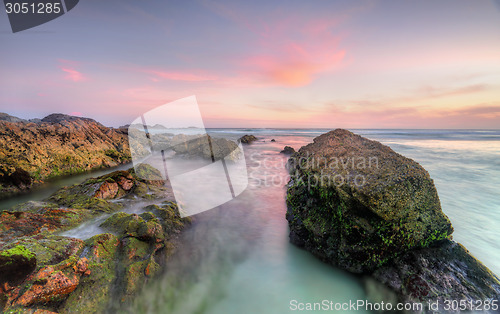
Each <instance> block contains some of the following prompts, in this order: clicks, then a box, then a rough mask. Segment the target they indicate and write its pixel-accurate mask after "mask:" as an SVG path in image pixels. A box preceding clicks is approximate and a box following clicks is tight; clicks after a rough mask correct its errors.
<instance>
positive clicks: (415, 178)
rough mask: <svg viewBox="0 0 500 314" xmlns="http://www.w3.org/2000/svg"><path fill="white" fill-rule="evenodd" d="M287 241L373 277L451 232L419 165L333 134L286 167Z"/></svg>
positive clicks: (345, 133) (362, 141) (353, 137)
mask: <svg viewBox="0 0 500 314" xmlns="http://www.w3.org/2000/svg"><path fill="white" fill-rule="evenodd" d="M289 166H290V167H289V171H290V174H291V180H290V183H289V187H288V196H287V206H288V211H287V220H288V222H289V226H290V239H291V241H292V242H293V243H295V244H297V245H299V246H303V247H305V248H306V249H307V250H309V251H311V252H313V253H314V254H316V255H318V256H319V257H320V258H321V259H323V260H325V261H328V262H330V263H332V264H334V265H337V266H339V267H341V268H344V269H346V270H349V271H352V272H357V273H359V272H365V271H371V270H374V269H375V268H377V267H379V266H381V265H383V264H384V263H385V262H386V261H388V260H389V259H391V258H394V257H396V256H397V255H398V254H400V253H403V252H405V251H408V250H411V249H415V248H421V247H427V246H429V245H431V244H432V243H434V242H436V241H440V240H443V239H446V238H447V237H449V236H450V235H451V233H452V232H453V228H452V226H451V223H450V221H449V220H448V218H447V217H446V216H445V215H444V214H443V212H442V211H441V205H440V202H439V198H438V195H437V191H436V188H435V187H434V183H433V181H432V179H431V178H430V176H429V174H428V173H427V171H426V170H425V169H424V168H423V167H422V166H420V165H419V164H418V163H417V162H415V161H413V160H411V159H409V158H406V157H404V156H402V155H400V154H397V153H396V152H394V151H393V150H392V149H391V148H389V147H387V146H384V145H382V144H380V143H378V142H376V141H371V140H368V139H366V138H363V137H361V136H359V135H355V134H353V133H351V132H349V131H346V130H342V129H337V130H335V131H331V132H329V133H326V134H323V135H321V136H319V137H317V138H315V139H314V143H312V144H309V145H307V146H304V147H302V148H301V149H300V150H299V151H298V152H297V153H296V154H295V155H294V156H293V157H292V158H291V159H290V160H289Z"/></svg>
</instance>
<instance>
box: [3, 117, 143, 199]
mask: <svg viewBox="0 0 500 314" xmlns="http://www.w3.org/2000/svg"><path fill="white" fill-rule="evenodd" d="M12 118H14V117H10V116H9V117H7V118H6V117H5V115H4V116H3V118H2V117H0V134H1V136H0V198H2V197H6V196H9V195H12V194H15V193H19V192H23V191H27V190H29V189H30V188H31V186H32V185H33V184H39V183H42V182H44V181H46V180H48V179H51V178H55V177H60V176H64V175H72V174H77V173H82V172H86V171H90V170H93V169H100V168H109V167H113V166H117V165H119V164H122V163H126V162H129V161H130V151H129V145H128V139H127V133H126V132H125V131H124V130H122V129H114V128H108V127H105V126H103V125H102V124H100V123H98V122H96V121H94V120H92V119H88V118H81V117H73V116H68V115H63V114H52V115H49V116H47V117H45V118H44V119H42V120H41V121H39V122H37V123H33V122H29V121H26V120H22V119H12ZM141 149H142V150H144V148H141V147H138V148H136V150H137V151H141Z"/></svg>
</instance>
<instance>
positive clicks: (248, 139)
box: [240, 134, 257, 144]
mask: <svg viewBox="0 0 500 314" xmlns="http://www.w3.org/2000/svg"><path fill="white" fill-rule="evenodd" d="M256 140H257V138H256V137H255V136H253V135H248V134H247V135H243V136H242V137H240V142H241V143H243V144H250V143H252V142H254V141H256Z"/></svg>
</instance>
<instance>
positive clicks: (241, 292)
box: [133, 129, 500, 313]
mask: <svg viewBox="0 0 500 314" xmlns="http://www.w3.org/2000/svg"><path fill="white" fill-rule="evenodd" d="M326 131H328V130H282V129H279V130H274V129H241V130H228V129H212V130H210V133H212V134H213V135H215V136H216V135H219V136H225V137H233V138H238V137H240V136H242V135H243V134H254V135H255V136H257V137H258V138H259V141H258V142H255V143H254V144H252V145H249V146H246V147H245V148H246V151H245V152H246V158H247V163H248V169H249V175H250V177H251V186H250V187H249V188H248V189H247V191H246V192H245V193H244V194H243V195H241V197H239V198H237V199H236V200H234V201H232V202H229V203H227V204H225V205H223V206H220V207H219V208H217V209H214V210H212V211H209V212H205V213H203V214H201V215H198V216H197V217H196V219H197V221H198V222H197V223H196V225H195V226H194V227H193V228H192V229H191V230H190V231H188V233H187V234H185V236H184V237H183V238H182V247H181V248H180V250H179V252H178V254H177V255H174V256H173V258H172V260H171V261H170V262H169V264H168V267H167V274H166V275H164V276H163V277H162V278H161V279H159V280H158V281H156V282H154V283H153V284H152V285H151V286H149V287H148V288H146V289H145V290H144V294H143V295H142V296H141V297H139V298H138V299H137V302H136V303H135V304H134V307H133V311H135V312H149V313H286V312H290V309H289V305H290V303H289V302H290V300H293V299H295V300H298V301H300V302H321V301H322V300H332V301H334V302H341V303H342V302H346V301H348V300H357V299H364V298H366V296H365V294H364V291H363V289H362V286H361V284H360V282H359V278H357V277H355V276H353V275H350V274H347V273H345V272H342V271H340V270H338V269H335V268H333V267H331V266H329V265H326V264H324V263H322V262H320V261H318V260H317V259H316V258H314V257H313V256H312V255H311V254H309V253H307V252H305V251H303V250H300V249H298V248H296V247H295V246H293V245H291V244H290V243H289V242H288V226H287V222H286V220H285V212H286V208H285V188H284V187H283V185H284V184H285V183H286V182H287V180H288V176H287V173H286V170H285V169H284V164H285V163H286V157H285V156H283V155H281V154H279V151H280V150H281V149H282V148H283V147H284V146H285V145H288V146H292V147H294V148H295V149H299V148H300V147H301V146H303V145H305V144H307V143H310V142H312V140H313V138H314V137H316V136H318V135H320V134H322V133H325V132H326ZM352 131H353V132H355V133H358V134H360V135H362V136H365V137H368V138H370V139H374V140H377V141H380V142H382V143H384V144H386V145H389V146H390V147H391V148H393V149H394V150H395V151H396V152H398V153H401V154H403V155H405V156H407V157H409V158H412V159H414V160H416V161H417V162H419V163H420V164H421V165H422V166H423V167H424V168H426V169H427V170H428V171H429V173H430V175H431V177H432V178H433V179H434V180H435V184H436V187H437V189H438V193H439V195H440V199H441V203H442V208H443V211H444V212H445V213H446V214H447V215H448V216H449V218H450V219H451V221H452V223H453V225H454V227H455V233H454V238H455V240H456V241H458V242H460V243H462V244H464V245H465V246H466V247H467V248H468V249H469V250H470V251H471V253H472V254H473V255H475V256H476V257H477V258H479V259H480V260H481V261H482V262H483V263H485V264H486V265H487V266H488V267H489V268H490V269H491V270H492V271H494V272H495V273H497V274H499V273H500V245H499V243H500V242H499V241H497V238H498V236H499V235H500V160H499V158H498V157H499V156H500V132H499V131H474V130H472V131H470V130H458V131H455V130H352ZM271 139H275V140H276V142H271ZM264 160H265V161H266V162H265V163H264ZM172 289H173V290H174V291H175V292H172Z"/></svg>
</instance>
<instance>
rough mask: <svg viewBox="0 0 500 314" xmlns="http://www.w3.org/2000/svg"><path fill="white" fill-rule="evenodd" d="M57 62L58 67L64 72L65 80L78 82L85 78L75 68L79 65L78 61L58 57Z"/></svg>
mask: <svg viewBox="0 0 500 314" xmlns="http://www.w3.org/2000/svg"><path fill="white" fill-rule="evenodd" d="M59 63H60V66H59V68H60V69H61V71H63V72H65V73H66V75H65V76H64V78H65V79H66V80H69V81H73V82H80V81H83V80H85V79H86V78H85V77H84V75H83V74H82V73H81V72H80V71H78V70H76V67H78V66H79V65H80V63H79V62H77V61H72V60H65V59H59Z"/></svg>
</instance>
